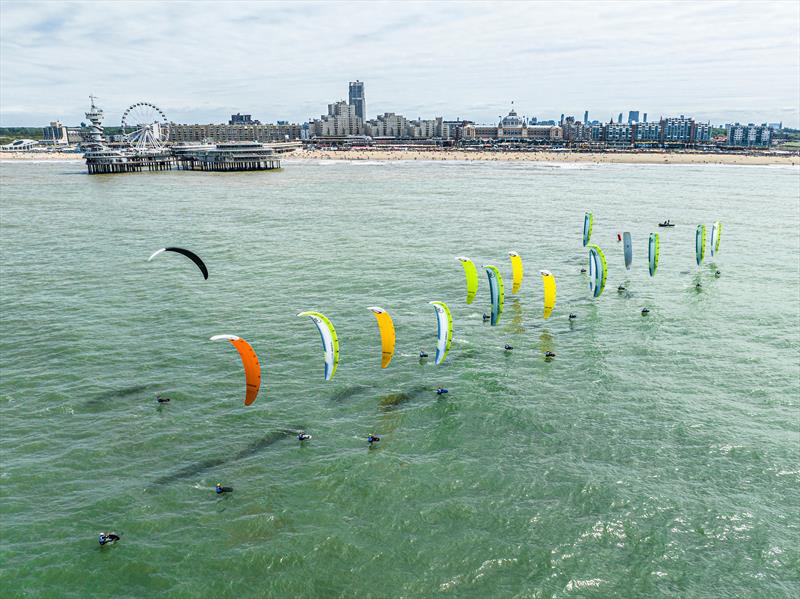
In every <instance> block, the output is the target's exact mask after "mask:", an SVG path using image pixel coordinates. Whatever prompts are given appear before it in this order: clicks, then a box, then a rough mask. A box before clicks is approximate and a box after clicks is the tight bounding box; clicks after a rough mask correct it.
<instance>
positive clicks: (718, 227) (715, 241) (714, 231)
mask: <svg viewBox="0 0 800 599" xmlns="http://www.w3.org/2000/svg"><path fill="white" fill-rule="evenodd" d="M721 234H722V223H721V222H719V221H717V222H715V223H714V224H713V225H712V226H711V255H712V256H716V255H717V252H719V236H720V235H721Z"/></svg>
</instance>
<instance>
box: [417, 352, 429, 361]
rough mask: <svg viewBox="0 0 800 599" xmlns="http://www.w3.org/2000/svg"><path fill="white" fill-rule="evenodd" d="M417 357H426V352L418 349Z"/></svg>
mask: <svg viewBox="0 0 800 599" xmlns="http://www.w3.org/2000/svg"><path fill="white" fill-rule="evenodd" d="M419 357H420V359H422V358H427V357H428V354H427V353H426V352H424V351H422V350H420V352H419Z"/></svg>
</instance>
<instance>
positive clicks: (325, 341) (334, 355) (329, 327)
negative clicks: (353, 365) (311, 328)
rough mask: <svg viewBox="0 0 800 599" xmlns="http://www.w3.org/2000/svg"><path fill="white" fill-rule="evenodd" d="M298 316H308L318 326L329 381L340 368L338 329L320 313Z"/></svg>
mask: <svg viewBox="0 0 800 599" xmlns="http://www.w3.org/2000/svg"><path fill="white" fill-rule="evenodd" d="M298 316H308V317H309V318H310V319H311V320H312V321H313V322H314V324H315V325H317V329H318V330H319V336H320V337H322V349H323V351H324V352H325V380H326V381H329V380H331V379H332V378H333V375H334V374H336V368H337V367H338V366H339V338H338V337H337V336H336V329H334V328H333V323H331V321H330V320H328V318H327V316H325V315H324V314H320V313H319V312H300V314H298Z"/></svg>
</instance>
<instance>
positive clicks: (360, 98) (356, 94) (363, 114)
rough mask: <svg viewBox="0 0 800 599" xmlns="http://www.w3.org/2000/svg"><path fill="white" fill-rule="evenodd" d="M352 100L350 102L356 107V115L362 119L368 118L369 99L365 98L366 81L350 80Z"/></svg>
mask: <svg viewBox="0 0 800 599" xmlns="http://www.w3.org/2000/svg"><path fill="white" fill-rule="evenodd" d="M349 99H350V101H349V102H348V104H350V106H353V107H355V109H356V116H357V117H358V118H360V119H361V120H362V121H363V120H365V119H366V118H367V101H366V100H365V99H364V82H363V81H358V80H356V81H351V82H350V97H349Z"/></svg>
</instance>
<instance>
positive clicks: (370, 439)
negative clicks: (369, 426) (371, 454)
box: [367, 433, 381, 447]
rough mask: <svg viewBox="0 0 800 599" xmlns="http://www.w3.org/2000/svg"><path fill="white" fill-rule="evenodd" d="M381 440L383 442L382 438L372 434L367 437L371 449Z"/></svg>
mask: <svg viewBox="0 0 800 599" xmlns="http://www.w3.org/2000/svg"><path fill="white" fill-rule="evenodd" d="M380 440H381V438H380V437H377V436H375V435H373V434H372V433H370V434H369V437H367V443H369V446H370V447H372V444H373V443H377V442H378V441H380Z"/></svg>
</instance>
